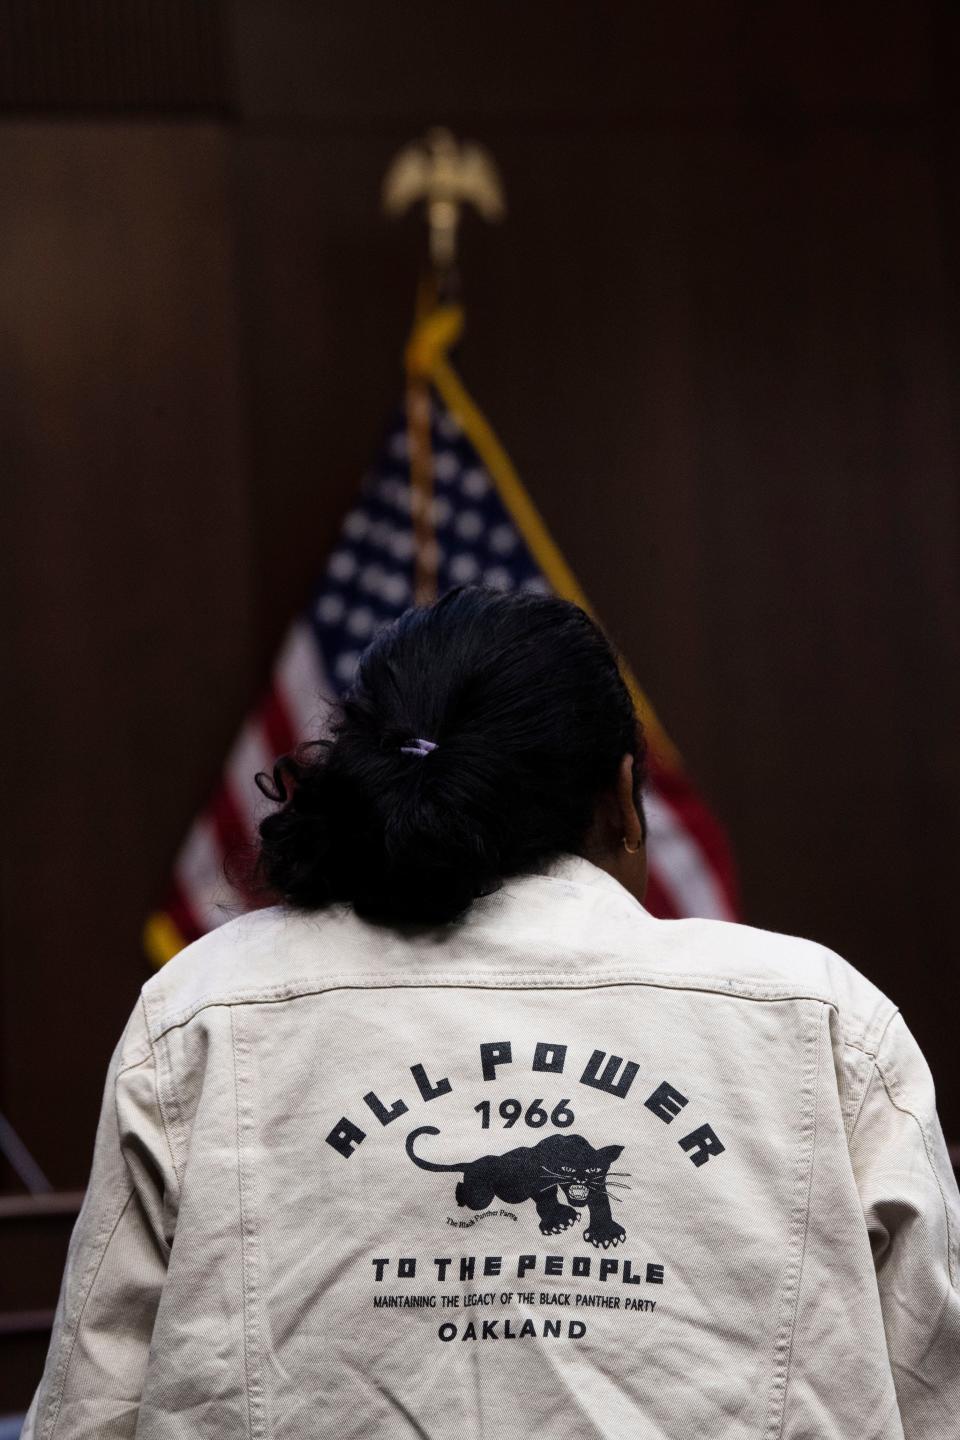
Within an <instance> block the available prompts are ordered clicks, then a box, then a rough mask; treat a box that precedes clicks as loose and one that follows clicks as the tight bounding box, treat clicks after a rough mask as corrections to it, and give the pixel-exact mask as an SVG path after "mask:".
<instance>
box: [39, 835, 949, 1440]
mask: <svg viewBox="0 0 960 1440" xmlns="http://www.w3.org/2000/svg"><path fill="white" fill-rule="evenodd" d="M958 1238H960V1200H958V1195H957V1188H956V1185H955V1182H954V1179H953V1175H952V1173H951V1169H950V1166H949V1163H948V1159H947V1154H946V1150H945V1146H944V1142H943V1138H942V1135H941V1132H940V1128H939V1125H938V1123H937V1118H936V1113H935V1109H934V1095H933V1088H932V1084H931V1080H930V1075H929V1072H928V1070H927V1067H926V1065H925V1063H924V1061H923V1058H922V1056H921V1054H920V1052H919V1050H918V1048H917V1046H916V1044H915V1042H914V1041H913V1039H912V1038H911V1036H910V1033H909V1032H908V1030H907V1028H906V1026H905V1025H904V1023H903V1021H902V1020H901V1018H900V1016H899V1014H898V1012H897V1011H896V1009H895V1008H894V1006H893V1005H892V1004H891V1003H890V1002H889V1001H888V1000H886V999H885V998H884V996H883V995H881V994H880V993H879V992H878V991H877V990H876V989H875V988H874V987H873V986H872V985H871V984H870V983H869V982H868V981H867V980H865V979H864V978H863V977H862V976H861V975H859V974H857V973H856V972H855V971H854V970H853V969H851V967H850V966H849V965H847V964H846V963H845V962H844V961H843V960H841V959H839V958H838V957H837V956H836V955H834V954H832V953H831V952H830V951H828V950H824V949H822V948H821V947H820V946H818V945H814V944H810V943H808V942H806V941H802V940H796V939H792V938H788V937H785V936H782V935H774V934H768V933H765V932H762V931H758V930H753V929H749V928H747V927H745V926H736V925H728V924H721V923H718V922H713V921H700V920H687V921H672V922H665V921H658V920H654V919H653V918H652V917H651V916H650V915H648V914H647V912H646V911H645V910H644V909H643V908H642V907H641V906H640V905H638V904H637V903H636V902H635V901H634V900H633V899H632V898H631V897H630V896H629V895H628V894H627V892H626V891H625V890H624V889H623V888H622V887H621V886H620V885H618V884H617V882H616V881H614V880H613V879H611V878H610V877H609V876H608V875H607V874H606V873H605V872H603V871H601V870H599V869H597V868H596V867H595V866H593V865H591V864H590V863H588V862H587V861H586V860H582V859H579V858H577V857H574V856H565V857H563V858H562V859H561V860H560V861H559V862H557V863H556V864H554V865H553V866H551V867H550V869H549V870H548V872H547V873H544V874H539V875H525V876H523V877H521V878H519V879H514V880H510V881H509V882H507V884H506V885H505V886H504V888H503V889H502V890H501V891H500V892H499V893H497V894H496V895H493V896H490V897H487V898H486V899H484V900H482V901H480V902H479V903H478V904H477V905H476V907H475V908H474V910H473V911H472V913H471V914H470V916H469V918H468V919H467V921H466V922H465V923H463V924H461V925H458V926H455V927H451V928H447V929H442V930H431V931H427V932H424V931H421V932H419V933H414V932H406V933H398V932H396V931H391V930H387V929H379V928H375V927H371V926H368V925H365V924H363V923H361V922H360V921H358V920H357V919H356V918H355V917H354V916H353V914H352V913H351V912H349V911H347V910H342V909H341V910H337V911H331V912H325V913H322V914H318V915H313V916H305V915H301V914H295V913H292V912H289V911H286V910H283V909H280V908H274V909H269V910H264V911H260V912H259V913H256V914H253V915H250V916H246V917H243V918H240V919H237V920H235V921H233V922H232V923H230V924H228V925H225V926H224V927H223V928H222V929H220V930H218V931H216V932H215V933H213V934H211V935H209V936H207V937H205V938H204V939H203V940H200V941H199V942H198V943H196V944H195V945H192V946H191V947H190V948H189V949H187V950H185V951H184V952H183V953H182V954H180V955H179V956H177V958H176V959H175V960H173V961H172V962H171V963H170V964H169V965H168V966H167V967H166V968H165V969H164V970H163V971H161V972H160V973H159V974H158V975H157V976H156V977H154V978H153V979H151V980H150V981H149V983H148V984H147V985H146V986H145V987H144V990H143V995H142V999H141V1002H140V1003H139V1004H138V1006H137V1008H136V1011H135V1013H134V1014H133V1016H132V1018H131V1020H130V1022H129V1024H128V1026H127V1029H126V1031H125V1033H124V1035H123V1038H122V1040H121V1041H120V1044H119V1046H118V1048H117V1051H116V1054H115V1056H114V1059H113V1062H112V1065H111V1069H110V1073H109V1078H108V1081H107V1088H106V1096H105V1099H104V1106H103V1114H102V1119H101V1123H100V1130H99V1135H98V1139H97V1146H96V1153H95V1157H94V1164H93V1173H92V1176H91V1181H90V1187H89V1190H88V1193H87V1198H86V1203H85V1205H84V1208H83V1212H82V1214H81V1216H80V1218H79V1220H78V1222H77V1226H76V1230H75V1233H74V1236H73V1240H72V1243H71V1246H70V1253H69V1259H68V1264H67V1269H66V1275H65V1278H64V1283H63V1292H62V1295H61V1299H60V1305H59V1310H58V1313H57V1320H56V1326H55V1330H54V1335H53V1340H52V1343H51V1348H50V1354H49V1358H48V1361H47V1366H46V1370H45V1372H44V1376H43V1380H42V1382H41V1385H40V1387H39V1390H38V1392H37V1395H36V1397H35V1399H34V1403H33V1406H32V1407H31V1411H30V1414H29V1417H28V1420H27V1425H26V1430H25V1432H24V1433H25V1436H26V1437H28V1440H80V1437H91V1440H92V1437H98V1440H113V1437H120V1436H134V1435H136V1436H138V1437H142V1440H194V1437H201V1436H202V1437H209V1440H214V1437H216V1440H221V1437H227V1436H229V1437H231V1440H232V1437H251V1440H256V1437H261V1436H264V1437H266V1436H269V1437H273V1440H347V1437H365V1440H379V1437H390V1440H400V1437H405V1436H410V1437H413V1436H418V1437H430V1440H440V1437H444V1440H447V1437H457V1440H472V1437H504V1440H507V1437H509V1440H517V1437H534V1440H565V1437H578V1440H588V1437H589V1440H594V1437H596V1440H599V1437H604V1440H626V1437H643V1440H660V1437H668V1436H669V1437H672V1440H693V1437H697V1440H708V1437H720V1436H722V1437H724V1440H740V1437H743V1440H747V1437H749V1440H760V1437H764V1440H772V1437H784V1440H841V1437H842V1440H868V1437H869V1440H900V1437H902V1436H906V1437H908V1440H921V1437H922V1440H953V1437H956V1436H958V1435H960V1357H958V1345H960V1299H958V1292H957V1271H958V1254H957V1250H958Z"/></svg>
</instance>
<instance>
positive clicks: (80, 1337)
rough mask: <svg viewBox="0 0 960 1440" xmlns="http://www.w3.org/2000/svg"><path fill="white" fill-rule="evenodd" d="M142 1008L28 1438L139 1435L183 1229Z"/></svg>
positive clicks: (123, 1059) (129, 1040) (105, 1119)
mask: <svg viewBox="0 0 960 1440" xmlns="http://www.w3.org/2000/svg"><path fill="white" fill-rule="evenodd" d="M155 1063H156V1062H155V1055H154V1050H153V1047H152V1045H151V1044H150V1040H149V1037H148V1034H147V1029H146V1024H145V1021H144V1017H143V1012H142V1009H141V1007H140V1006H139V1005H138V1007H137V1009H136V1010H135V1011H134V1014H133V1015H132V1017H131V1019H130V1021H129V1023H128V1025H127V1027H126V1029H125V1031H124V1034H123V1036H122V1038H121V1040H120V1042H119V1044H118V1046H117V1048H116V1050H115V1051H114V1054H113V1058H112V1060H111V1062H110V1068H109V1071H108V1073H107V1081H106V1088H105V1091H104V1097H103V1105H102V1109H101V1112H100V1122H99V1126H98V1129H97V1138H96V1146H95V1149H94V1156H93V1167H92V1170H91V1174H90V1181H89V1185H88V1187H87V1192H86V1196H85V1197H84V1202H83V1208H82V1209H81V1211H80V1215H79V1217H78V1219H77V1223H76V1225H75V1227H74V1231H73V1235H72V1237H71V1240H70V1247H69V1250H68V1253H67V1264H66V1270H65V1272H64V1277H63V1283H62V1286H61V1290H60V1299H59V1303H58V1306H57V1312H56V1318H55V1320H54V1326H53V1335H52V1338H51V1342H50V1350H49V1353H48V1355H47V1362H46V1366H45V1369H44V1372H43V1377H42V1379H41V1381H40V1385H39V1388H38V1389H37V1392H36V1394H35V1396H34V1399H33V1404H32V1405H31V1407H30V1410H29V1413H28V1415H27V1419H26V1423H25V1426H24V1429H23V1432H22V1437H21V1440H87V1437H90V1440H93V1437H94V1436H95V1437H97V1440H120V1437H127V1436H133V1434H134V1432H135V1430H136V1425H137V1415H138V1411H139V1404H140V1396H141V1392H142V1388H143V1379H144V1375H145V1372H146V1366H147V1356H148V1354H149V1349H150V1338H151V1335H152V1333H153V1325H154V1320H155V1317H156V1312H157V1307H158V1304H159V1302H160V1296H161V1293H162V1290H163V1283H164V1277H165V1275H166V1269H167V1258H168V1255H169V1252H170V1243H171V1241H172V1238H173V1221H172V1216H173V1214H174V1213H175V1199H176V1189H177V1179H176V1167H175V1165H174V1162H173V1156H172V1152H171V1150H170V1147H169V1145H168V1142H167V1136H166V1132H165V1129H164V1123H163V1118H162V1115H161V1112H160V1107H159V1103H158V1096H157V1083H156V1079H157V1077H156V1070H155Z"/></svg>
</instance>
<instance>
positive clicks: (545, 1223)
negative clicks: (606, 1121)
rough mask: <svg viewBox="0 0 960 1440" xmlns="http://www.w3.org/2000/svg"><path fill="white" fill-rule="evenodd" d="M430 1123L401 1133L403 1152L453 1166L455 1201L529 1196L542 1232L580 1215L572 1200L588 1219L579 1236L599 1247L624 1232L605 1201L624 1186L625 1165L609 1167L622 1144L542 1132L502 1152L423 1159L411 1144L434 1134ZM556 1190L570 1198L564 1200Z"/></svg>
mask: <svg viewBox="0 0 960 1440" xmlns="http://www.w3.org/2000/svg"><path fill="white" fill-rule="evenodd" d="M439 1134H440V1131H439V1130H438V1129H437V1128H436V1126H435V1125H421V1126H419V1127H418V1128H417V1129H416V1130H411V1131H410V1134H409V1135H408V1136H407V1154H408V1155H409V1156H410V1159H411V1160H412V1161H413V1163H414V1164H415V1165H419V1166H420V1169H421V1170H439V1171H447V1170H452V1171H459V1172H460V1174H462V1176H463V1179H462V1180H460V1181H458V1183H457V1187H456V1190H455V1192H454V1194H455V1197H456V1201H457V1204H458V1205H466V1206H468V1207H469V1208H470V1209H471V1210H485V1209H486V1208H487V1206H488V1205H489V1204H490V1202H491V1201H492V1200H493V1199H494V1197H495V1196H496V1198H497V1199H499V1200H503V1201H505V1202H506V1203H507V1204H509V1205H521V1204H522V1203H523V1202H524V1201H525V1200H532V1201H533V1202H534V1204H535V1205H536V1207H537V1214H538V1215H539V1217H540V1233H541V1234H542V1235H559V1234H560V1232H561V1231H563V1230H569V1228H570V1226H571V1225H576V1223H577V1221H578V1220H579V1219H580V1210H579V1209H578V1208H577V1207H578V1206H580V1207H581V1208H582V1207H584V1206H585V1207H586V1209H587V1210H588V1211H589V1215H590V1220H589V1224H588V1225H587V1228H586V1229H585V1230H584V1232H583V1238H584V1240H588V1241H589V1242H590V1244H591V1245H596V1246H597V1247H598V1249H599V1248H602V1249H604V1250H606V1249H608V1248H609V1246H611V1245H619V1244H620V1242H621V1240H625V1239H626V1238H627V1232H626V1230H624V1228H623V1226H622V1225H618V1224H617V1222H616V1221H615V1220H614V1218H613V1215H612V1214H611V1211H610V1201H611V1200H615V1201H619V1200H620V1197H619V1195H614V1194H612V1193H611V1192H612V1191H613V1190H617V1189H619V1190H629V1189H631V1186H629V1185H628V1184H627V1183H626V1178H627V1176H629V1174H630V1172H629V1171H628V1170H614V1171H611V1169H610V1166H611V1165H612V1164H613V1162H614V1161H615V1160H616V1159H617V1158H618V1156H619V1155H620V1154H621V1153H622V1151H623V1146H622V1145H604V1146H603V1148H602V1149H600V1150H596V1149H594V1147H593V1146H592V1145H591V1144H590V1142H589V1141H588V1140H584V1138H583V1136H582V1135H548V1136H546V1138H545V1139H543V1140H541V1141H540V1142H539V1144H537V1145H530V1146H526V1145H521V1146H518V1147H517V1149H515V1150H508V1151H507V1152H506V1154H505V1155H481V1156H480V1158H479V1159H478V1160H465V1161H461V1162H460V1163H459V1164H455V1165H440V1164H437V1163H436V1162H435V1161H433V1160H424V1159H423V1158H422V1156H420V1155H418V1154H417V1152H416V1150H415V1149H414V1146H415V1144H416V1142H417V1140H418V1138H419V1137H420V1136H421V1135H439ZM558 1191H563V1194H564V1195H565V1196H566V1198H567V1200H568V1201H569V1202H570V1203H569V1204H567V1205H564V1204H563V1202H562V1200H561V1199H560V1196H559V1194H558Z"/></svg>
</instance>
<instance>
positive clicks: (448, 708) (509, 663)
mask: <svg viewBox="0 0 960 1440" xmlns="http://www.w3.org/2000/svg"><path fill="white" fill-rule="evenodd" d="M417 737H422V738H423V739H426V740H429V741H431V742H433V743H434V744H435V746H436V749H433V750H430V751H429V753H427V754H426V755H418V754H413V755H411V754H405V753H404V749H403V747H405V746H409V745H410V744H411V742H412V741H413V740H414V739H415V738H417ZM645 750H646V747H645V744H644V741H643V736H642V733H641V729H640V726H639V723H638V721H637V718H636V715H635V712H634V708H633V703H632V701H631V698H630V694H629V692H628V690H627V687H626V684H625V683H624V680H623V677H622V675H621V673H620V670H619V667H618V665H617V660H616V657H615V655H614V653H613V650H612V649H611V647H610V645H609V643H608V641H607V640H606V638H605V637H604V635H603V633H602V631H601V630H600V629H599V628H598V626H597V625H596V624H595V623H594V622H593V620H591V619H590V617H589V616H588V615H587V614H586V613H585V612H584V611H583V610H581V609H580V607H579V606H577V605H574V604H572V603H571V602H570V601H567V600H558V599H556V598H554V597H552V596H542V595H533V594H525V593H520V592H514V593H512V594H508V595H504V594H500V593H498V592H496V591H491V590H485V589H483V588H481V587H479V586H461V587H459V588H458V589H455V590H451V591H449V592H448V593H447V594H446V595H444V596H443V598H442V599H441V600H439V601H437V603H436V604H434V605H430V606H424V607H422V608H418V609H413V610H408V611H406V613H405V614H403V615H401V616H400V618H399V619H398V620H396V621H395V622H394V623H393V624H391V625H389V626H387V627H386V628H384V629H383V630H382V631H381V632H380V633H379V634H378V635H377V636H376V638H375V639H374V641H373V642H372V644H371V645H370V646H369V648H368V649H367V650H366V651H365V652H364V654H363V655H362V656H361V659H360V664H359V668H358V671H357V676H356V680H355V682H354V685H353V687H352V689H351V690H350V692H349V693H348V694H347V695H346V696H345V698H344V699H343V700H342V701H341V702H340V705H339V707H338V712H337V713H336V715H335V718H334V720H333V723H332V726H331V733H330V736H329V738H324V739H320V740H316V741H311V742H310V743H309V744H307V745H304V746H301V747H300V748H299V749H298V750H297V751H295V752H294V753H293V754H291V755H285V756H283V757H282V758H281V759H280V760H278V761H277V763H276V765H275V766H274V768H273V776H272V780H271V778H270V777H269V776H267V775H265V774H260V775H258V776H257V784H258V785H259V787H260V789H261V790H262V791H263V793H264V794H265V795H267V796H268V798H269V799H271V800H273V801H274V802H276V803H278V804H279V803H282V806H283V808H282V809H281V810H279V811H278V812H276V813H274V814H272V815H268V816H267V818H266V819H264V820H263V821H262V822H261V824H260V839H261V846H260V855H259V862H258V865H259V871H260V874H261V876H262V877H263V879H264V881H265V882H266V884H267V886H268V887H269V888H270V889H271V890H273V891H274V893H275V894H277V895H279V896H281V897H282V898H283V899H285V900H286V901H288V902H289V903H291V904H293V905H295V906H298V907H301V908H304V909H311V910H313V909H319V908H321V907H323V906H325V905H328V904H330V903H332V902H336V901H348V902H350V903H351V904H352V905H353V906H354V908H355V909H356V911H357V913H358V914H360V915H362V916H363V917H364V918H366V919H371V920H378V921H384V922H387V923H389V922H397V923H400V922H420V923H441V922H444V921H448V920H453V919H455V918H456V917H458V916H460V915H462V914H463V912H464V911H465V910H466V909H467V908H468V906H469V905H470V903H471V901H473V900H475V899H476V898H477V897H478V896H480V895H484V894H488V893H490V892H491V891H493V890H496V889H497V888H498V887H499V884H500V882H501V880H502V879H503V878H504V877H506V876H508V875H515V874H519V873H521V872H523V871H525V870H529V869H537V868H539V867H540V866H542V864H543V863H544V862H547V861H549V860H550V859H551V858H554V857H556V856H557V855H559V854H560V853H561V852H564V851H569V852H574V853H576V852H577V851H578V849H579V847H580V846H581V845H582V844H583V843H584V840H585V838H586V835H587V832H588V829H589V826H590V822H591V820H592V818H593V815H594V811H595V806H596V802H597V799H598V797H599V795H600V794H601V792H602V791H603V790H604V789H605V788H607V787H609V786H610V785H612V784H613V783H614V781H615V779H616V774H617V770H618V767H619V764H620V761H621V760H622V758H623V756H624V755H625V754H626V753H628V752H629V753H631V754H632V755H633V756H634V757H635V760H636V769H635V773H636V784H635V797H636V799H637V803H638V807H639V803H640V787H641V784H642V778H643V761H644V756H645ZM641 814H642V811H641Z"/></svg>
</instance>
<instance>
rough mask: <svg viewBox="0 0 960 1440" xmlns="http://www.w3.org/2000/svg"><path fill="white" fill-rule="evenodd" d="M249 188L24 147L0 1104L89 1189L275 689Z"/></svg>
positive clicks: (44, 130)
mask: <svg viewBox="0 0 960 1440" xmlns="http://www.w3.org/2000/svg"><path fill="white" fill-rule="evenodd" d="M225 186H226V152H225V141H224V136H223V134H222V133H221V132H220V131H218V130H217V129H216V128H215V127H209V126H183V127H176V126H169V127H167V126H159V127H154V126H121V125H113V126H99V125H91V124H72V125H69V126H66V125H45V124H40V123H37V124H28V123H22V124H12V123H8V124H7V125H5V126H4V127H3V129H2V139H0V208H2V210H3V213H4V224H3V226H2V227H0V369H2V373H3V376H4V383H3V384H2V385H0V435H2V453H3V456H4V462H3V465H4V484H3V487H2V499H0V505H2V518H3V532H4V535H5V536H6V537H7V544H6V547H5V552H6V553H5V563H4V580H3V591H4V604H3V612H4V630H5V643H6V647H7V659H6V663H5V665H4V679H5V682H6V686H5V689H6V696H7V699H6V703H5V704H4V706H3V707H2V713H0V725H2V735H3V741H2V744H3V755H4V760H5V767H4V768H5V773H4V824H3V851H2V867H3V870H2V873H3V942H4V960H3V971H2V975H3V1014H2V1022H3V1032H2V1043H0V1097H2V1098H0V1107H2V1108H3V1109H4V1111H5V1112H6V1113H7V1114H8V1115H9V1118H10V1120H11V1121H12V1122H13V1124H14V1125H15V1126H17V1128H18V1129H19V1130H20V1131H21V1133H22V1134H23V1136H24V1139H25V1140H26V1141H27V1143H28V1144H29V1145H30V1148H31V1149H32V1150H33V1151H34V1153H35V1155H36V1157H37V1159H38V1160H39V1162H40V1164H41V1165H42V1166H43V1168H44V1169H45V1170H46V1171H47V1173H48V1175H49V1176H50V1178H51V1179H52V1180H53V1181H54V1182H55V1183H56V1184H59V1185H62V1186H67V1187H69V1186H73V1185H77V1184H82V1183H83V1181H84V1179H85V1177H86V1172H87V1169H88V1166H89V1160H90V1145H91V1140H92V1135H93V1126H94V1124H95V1120H96V1114H97V1110H98V1106H99V1093H100V1090H101V1087H102V1083H103V1073H104V1069H105V1066H106V1062H107V1060H108V1058H109V1054H110V1051H111V1049H112V1048H113V1045H114V1043H115V1041H116V1039H117V1036H118V1035H119V1032H120V1028H121V1027H122V1025H123V1023H124V1021H125V1018H126V1015H127V1014H128V1013H129V1011H130V1009H131V1007H132V1004H133V1002H134V999H135V997H136V993H137V989H138V987H139V985H140V984H141V983H142V982H143V980H144V979H145V978H146V976H147V974H148V973H149V972H148V970H147V967H146V964H145V961H144V958H143V954H142V950H141V946H140V929H141V925H142V921H143V917H144V914H145V913H146V908H147V907H148V906H149V905H150V903H151V901H152V900H153V899H154V898H155V897H156V893H157V887H158V885H159V882H160V879H161V876H162V874H163V871H164V868H165V866H166V864H167V862H168V860H169V857H170V855H171V854H172V852H173V849H174V846H175V845H176V844H178V843H179V839H180V835H181V832H182V828H183V824H184V820H185V817H186V815H188V814H189V811H190V807H191V806H193V805H194V804H196V803H198V802H199V800H200V799H201V797H202V795H203V793H204V789H205V787H206V785H207V783H208V782H209V778H210V775H211V770H212V768H213V767H215V766H216V764H217V763H218V760H219V756H220V753H221V750H222V747H223V746H224V745H225V744H226V742H227V740H228V738H229V736H230V733H231V731H232V728H233V725H234V721H235V717H236V715H237V713H238V711H239V710H240V708H241V707H242V705H243V704H244V703H245V700H246V698H247V695H248V692H249V685H250V679H251V675H250V670H249V665H248V656H249V654H250V651H251V646H250V638H249V625H250V621H249V608H248V596H249V585H250V573H251V566H250V536H249V529H248V516H249V507H248V502H247V487H246V481H245V461H244V447H243V444H242V426H241V420H240V405H239V384H240V381H239V371H238V360H237V326H236V322H235V314H234V292H233V284H234V282H233V263H234V262H233V253H232V246H231V244H230V241H229V228H228V227H227V226H226V225H225V223H224V213H225V203H226V201H225Z"/></svg>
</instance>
